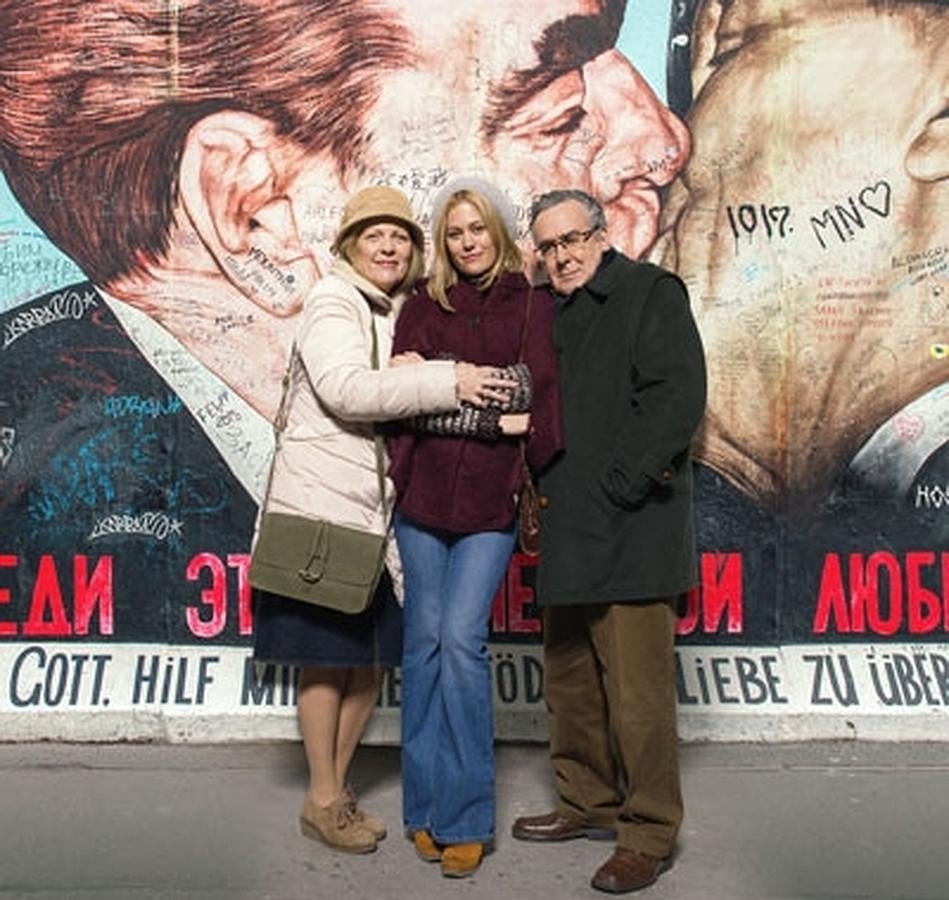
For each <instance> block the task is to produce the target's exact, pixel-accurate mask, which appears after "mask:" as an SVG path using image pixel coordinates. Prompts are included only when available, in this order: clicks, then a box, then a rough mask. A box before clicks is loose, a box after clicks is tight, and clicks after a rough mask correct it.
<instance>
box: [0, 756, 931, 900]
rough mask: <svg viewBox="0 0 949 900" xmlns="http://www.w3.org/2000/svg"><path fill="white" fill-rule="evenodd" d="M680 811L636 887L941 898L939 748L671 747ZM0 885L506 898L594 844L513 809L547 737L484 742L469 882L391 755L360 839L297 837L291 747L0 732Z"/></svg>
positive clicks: (538, 777)
mask: <svg viewBox="0 0 949 900" xmlns="http://www.w3.org/2000/svg"><path fill="white" fill-rule="evenodd" d="M682 768H683V782H684V792H685V798H686V821H685V825H684V827H683V830H682V833H681V838H680V842H679V849H678V853H677V855H676V858H675V863H674V866H673V868H672V869H671V870H670V871H669V872H668V873H666V874H665V875H663V876H662V878H661V879H660V880H659V882H657V884H655V885H654V886H652V887H651V888H648V889H647V890H645V891H643V892H641V893H639V894H636V895H632V896H636V897H643V898H646V900H668V898H715V900H719V898H721V900H726V898H727V900H744V898H748V900H778V898H781V900H799V898H807V900H816V898H821V900H823V898H835V900H844V898H848V900H849V898H885V900H898V898H899V900H903V898H905V900H911V898H912V900H923V898H926V900H946V898H949V841H947V838H946V830H947V823H949V745H947V744H922V743H865V742H829V743H827V742H815V743H806V744H803V743H802V744H768V745H763V744H690V745H686V746H684V747H683V748H682ZM0 769H2V788H0V827H2V838H0V897H2V898H14V897H15V898H29V900H42V898H63V897H68V898H77V900H80V898H82V900H85V898H90V900H91V898H108V900H113V898H123V900H124V898H129V900H136V898H169V900H170V898H176V900H177V898H195V900H212V898H213V900H224V898H228V900H248V898H254V900H268V898H270V900H311V898H321V900H322V898H327V900H330V898H337V897H339V898H353V900H357V898H367V900H370V898H371V900H387V898H393V900H409V898H429V897H438V898H449V900H450V898H455V897H457V898H465V900H481V898H491V900H499V898H516V900H559V898H584V897H585V898H596V897H604V896H607V895H604V894H600V893H598V892H597V891H594V890H593V889H592V888H590V886H589V880H590V876H591V875H592V874H593V872H594V871H595V869H596V868H597V866H598V865H599V864H600V862H601V861H602V860H603V859H605V858H606V857H607V856H608V855H609V852H610V845H609V844H604V843H599V842H593V841H587V840H577V841H571V842H568V843H564V844H557V845H538V844H529V843H524V842H521V841H516V840H514V839H513V838H511V837H510V828H511V823H512V822H513V820H514V819H515V818H516V817H517V816H519V815H522V814H525V813H535V812H544V811H546V810H547V809H548V808H550V805H551V802H552V794H551V789H552V787H551V777H550V773H549V770H548V765H547V756H546V749H545V748H544V747H543V746H540V745H512V744H503V745H500V746H498V748H497V799H498V834H497V840H496V846H495V849H494V852H493V853H491V854H490V855H489V856H487V857H486V858H485V861H484V863H483V864H482V867H481V868H480V870H479V871H478V872H477V873H476V874H475V875H474V876H473V877H472V878H469V879H464V880H449V879H445V878H443V877H442V876H441V874H440V871H439V868H438V866H437V865H432V864H426V863H424V862H422V861H421V860H419V859H417V858H416V856H415V855H414V853H413V851H412V848H411V845H410V844H409V842H408V841H406V840H405V839H404V837H403V836H402V829H401V826H400V787H399V755H398V750H397V748H394V747H363V748H360V750H359V752H358V754H357V759H356V762H355V765H354V771H353V780H354V783H355V786H356V788H357V790H358V792H359V794H360V798H361V801H362V804H363V805H364V806H365V807H366V808H367V809H370V810H371V811H373V812H375V813H377V814H380V815H382V816H383V818H385V819H386V820H387V822H388V824H389V831H390V834H389V837H387V838H386V839H385V840H384V841H383V842H382V843H381V845H380V847H379V849H378V851H377V852H375V853H373V854H371V855H369V856H362V857H352V856H345V855H341V854H338V853H334V852H332V851H330V850H329V849H327V848H325V847H323V846H322V845H320V844H318V843H315V842H313V841H310V840H307V839H305V838H304V837H302V836H301V835H300V833H299V830H298V825H297V813H298V811H299V805H300V801H301V797H302V793H303V789H304V784H305V780H306V769H305V765H304V759H303V753H302V749H301V746H300V745H299V744H298V743H292V742H284V743H269V744H229V745H215V746H195V745H191V744H175V745H158V744H141V745H137V744H108V745H106V744H53V743H49V744H46V743H44V744H0Z"/></svg>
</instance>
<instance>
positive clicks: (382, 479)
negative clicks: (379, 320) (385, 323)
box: [363, 294, 389, 528]
mask: <svg viewBox="0 0 949 900" xmlns="http://www.w3.org/2000/svg"><path fill="white" fill-rule="evenodd" d="M363 296H365V294H363ZM366 302H367V303H368V299H367V301H366ZM369 326H370V328H371V329H372V356H371V358H370V362H371V363H372V367H373V369H378V368H379V338H378V336H377V335H376V316H375V313H373V311H372V306H371V305H370V306H369ZM372 442H373V444H374V445H375V450H376V475H377V476H378V478H379V497H380V498H381V500H382V516H383V519H384V520H385V523H386V528H388V527H389V502H388V500H387V499H386V474H385V462H384V460H385V450H384V448H383V446H382V435H381V434H379V429H378V428H377V427H376V425H375V423H373V426H372Z"/></svg>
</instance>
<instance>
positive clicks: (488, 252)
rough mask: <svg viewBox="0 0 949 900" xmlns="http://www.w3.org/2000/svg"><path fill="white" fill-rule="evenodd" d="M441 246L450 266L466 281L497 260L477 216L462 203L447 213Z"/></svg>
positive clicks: (485, 269) (491, 240)
mask: <svg viewBox="0 0 949 900" xmlns="http://www.w3.org/2000/svg"><path fill="white" fill-rule="evenodd" d="M445 245H446V249H447V250H448V258H449V259H450V260H451V264H452V265H453V266H454V267H455V268H456V269H457V270H458V272H459V273H460V274H461V275H463V276H464V277H466V278H477V277H478V276H480V275H483V274H484V273H485V272H487V271H488V269H490V268H491V266H493V265H494V263H495V261H496V260H497V258H498V248H497V247H495V245H494V239H493V238H492V237H491V233H490V232H489V231H488V226H487V225H486V224H485V223H484V220H483V219H482V218H481V213H479V212H478V210H477V208H476V207H475V206H474V205H473V204H471V203H468V202H467V201H466V200H463V201H461V203H456V204H455V205H454V206H453V207H452V208H451V209H450V210H449V212H448V219H447V221H446V222H445Z"/></svg>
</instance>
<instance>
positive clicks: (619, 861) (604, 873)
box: [590, 847, 672, 894]
mask: <svg viewBox="0 0 949 900" xmlns="http://www.w3.org/2000/svg"><path fill="white" fill-rule="evenodd" d="M671 865H672V858H671V857H669V856H666V857H659V856H650V855H649V854H648V853H639V852H638V851H636V850H627V849H626V848H625V847H617V848H616V850H615V851H613V855H612V856H611V857H610V858H609V859H608V860H607V861H606V862H605V863H603V865H602V866H600V868H599V869H597V870H596V874H594V876H593V878H592V880H591V881H590V884H591V885H593V887H595V888H596V889H597V890H598V891H606V893H608V894H629V893H632V892H633V891H640V890H642V889H643V888H644V887H649V885H651V884H652V883H653V882H654V881H655V880H656V879H657V878H658V877H659V876H660V875H661V874H662V873H663V872H665V871H666V870H667V869H668V868H669V867H670V866H671Z"/></svg>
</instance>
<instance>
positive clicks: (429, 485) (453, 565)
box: [390, 179, 562, 877]
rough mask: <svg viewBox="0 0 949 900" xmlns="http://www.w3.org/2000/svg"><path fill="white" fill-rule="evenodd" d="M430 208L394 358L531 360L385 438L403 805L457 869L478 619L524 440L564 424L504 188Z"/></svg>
mask: <svg viewBox="0 0 949 900" xmlns="http://www.w3.org/2000/svg"><path fill="white" fill-rule="evenodd" d="M439 207H440V208H439ZM434 220H435V228H434V245H435V246H434V260H433V264H432V273H431V277H430V278H429V280H428V283H427V285H426V286H425V287H424V288H422V289H421V290H420V291H419V292H418V293H416V294H415V295H414V296H413V297H412V298H411V299H410V300H409V301H408V303H406V305H405V308H404V309H403V311H402V314H401V315H400V317H399V321H398V324H397V326H396V337H395V347H394V349H393V352H394V353H397V354H399V355H400V356H399V357H398V361H401V360H403V359H405V357H406V354H418V355H419V356H421V357H424V358H427V359H446V358H447V359H472V360H475V361H477V362H479V363H483V364H486V365H491V366H495V367H497V368H498V370H499V371H501V370H507V369H509V367H512V366H516V365H517V364H518V363H519V362H521V361H523V364H524V365H523V366H521V367H519V370H520V371H523V370H524V368H525V367H526V370H527V373H528V374H527V384H519V385H518V389H516V390H514V391H512V392H511V395H510V396H509V398H508V400H507V401H506V402H505V403H501V404H492V405H491V406H490V407H489V408H485V409H482V410H480V411H478V410H473V409H472V408H471V407H468V408H466V409H465V410H463V411H462V413H460V414H456V415H455V416H451V417H448V416H428V417H422V418H421V419H417V420H413V422H412V423H410V425H411V427H413V428H414V429H415V430H414V431H411V432H409V433H407V434H403V435H402V436H400V437H398V438H396V439H395V440H393V441H392V443H391V445H390V446H391V448H392V462H393V467H392V475H393V480H394V481H395V484H396V488H397V491H398V506H397V512H396V536H397V539H398V543H399V551H400V554H401V556H402V561H403V565H404V566H405V588H406V596H405V648H404V652H403V658H402V785H403V818H404V821H405V826H406V828H407V830H408V831H409V833H410V834H411V835H412V839H413V842H414V844H415V849H416V852H417V853H418V855H419V856H421V857H422V858H423V859H425V860H430V861H436V860H440V862H441V870H442V874H443V875H446V876H449V877H464V876H466V875H470V874H471V873H472V872H474V871H475V869H476V868H477V867H478V865H479V864H480V862H481V857H482V854H483V852H484V848H485V845H487V844H489V843H490V841H491V840H492V838H493V836H494V818H495V817H494V751H493V740H494V731H493V722H492V691H491V670H490V664H489V659H488V652H487V640H488V618H489V614H490V610H491V602H492V599H493V597H494V594H495V592H496V590H497V588H498V585H499V583H500V581H501V578H502V576H503V574H504V570H505V568H506V567H507V564H508V560H509V559H510V556H511V551H512V549H513V547H514V537H515V536H514V513H515V496H516V495H517V493H518V491H519V490H520V488H521V485H522V483H523V480H524V466H523V461H522V460H523V457H522V453H523V451H522V449H521V446H520V445H521V443H522V442H523V443H524V444H525V449H526V458H527V461H528V462H529V464H530V466H531V468H533V469H534V470H535V471H539V470H540V469H542V468H544V467H545V466H546V465H547V464H548V463H549V462H550V461H551V460H552V459H553V457H554V456H555V455H556V454H557V453H558V452H559V451H560V449H561V447H562V428H561V421H560V395H559V388H558V381H557V361H556V356H555V353H554V348H553V344H552V337H551V331H552V328H551V325H552V317H553V301H552V299H551V297H550V294H548V293H547V291H546V290H544V289H532V288H531V287H530V285H529V284H528V282H527V280H526V279H525V278H524V275H523V274H522V270H523V260H522V258H521V253H520V251H519V250H518V248H517V245H516V244H515V243H514V240H513V239H512V237H511V230H512V229H513V220H514V216H513V212H512V211H511V209H510V205H509V204H508V202H507V200H506V198H505V197H504V195H503V194H502V193H501V192H500V191H497V190H496V189H495V188H493V186H491V185H489V184H486V183H484V182H482V181H480V180H478V179H464V180H462V181H459V182H456V183H455V185H451V186H449V188H448V189H446V192H445V194H444V195H443V196H442V197H441V198H440V202H439V201H437V202H436V209H435V213H434ZM410 358H416V357H415V356H410ZM527 398H530V399H529V402H527V403H525V401H526V400H527ZM528 406H529V409H530V416H529V425H530V427H529V430H528V416H527V415H525V414H524V413H523V410H524V409H525V408H526V407H528ZM466 413H471V414H470V415H469V414H466ZM519 432H520V433H523V435H524V436H523V437H517V436H512V435H517V434H518V433H519Z"/></svg>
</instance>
